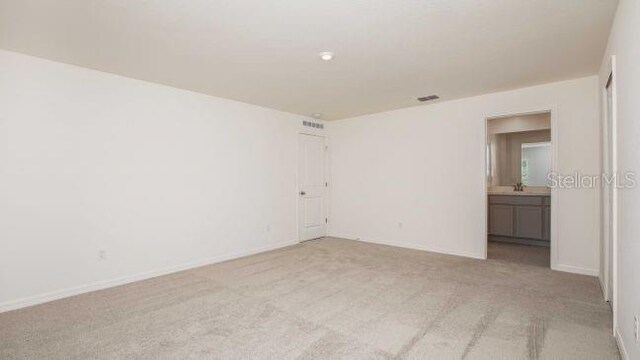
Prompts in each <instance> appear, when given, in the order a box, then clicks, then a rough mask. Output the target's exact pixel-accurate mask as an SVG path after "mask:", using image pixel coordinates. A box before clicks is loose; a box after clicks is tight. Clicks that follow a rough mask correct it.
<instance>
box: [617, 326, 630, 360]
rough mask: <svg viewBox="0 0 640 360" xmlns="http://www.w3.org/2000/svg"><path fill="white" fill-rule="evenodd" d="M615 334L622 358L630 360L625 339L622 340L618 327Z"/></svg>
mask: <svg viewBox="0 0 640 360" xmlns="http://www.w3.org/2000/svg"><path fill="white" fill-rule="evenodd" d="M615 334H616V335H615V337H616V343H617V344H618V350H619V351H620V359H622V360H629V353H628V352H627V348H625V347H624V340H622V335H621V334H620V329H618V328H616V331H615Z"/></svg>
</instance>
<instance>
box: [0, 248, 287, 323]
mask: <svg viewBox="0 0 640 360" xmlns="http://www.w3.org/2000/svg"><path fill="white" fill-rule="evenodd" d="M297 243H298V240H297V239H296V240H291V241H283V242H279V243H276V244H273V245H268V246H262V247H258V248H254V249H251V250H247V251H240V252H236V253H233V254H226V255H221V256H214V257H211V258H205V259H200V260H195V261H191V262H188V263H185V264H180V265H173V266H170V267H167V268H163V269H157V270H152V271H147V272H143V273H138V274H134V275H127V276H122V277H118V278H115V279H110V280H102V281H97V282H94V283H90V284H86V285H80V286H74V287H71V288H67V289H62V290H56V291H52V292H48V293H44V294H39V295H33V296H28V297H24V298H21V299H17V300H10V301H6V302H3V303H0V313H3V312H7V311H11V310H17V309H21V308H25V307H28V306H33V305H38V304H42V303H46V302H50V301H54V300H59V299H63V298H66V297H70V296H74V295H80V294H84V293H88V292H91V291H96V290H102V289H107V288H110V287H114V286H118V285H124V284H128V283H132V282H136V281H141V280H146V279H150V278H154V277H158V276H162V275H167V274H172V273H176V272H180V271H184V270H189V269H193V268H197V267H201V266H205V265H210V264H215V263H219V262H222V261H227V260H233V259H237V258H241V257H245V256H249V255H254V254H258V253H261V252H265V251H269V250H275V249H279V248H283V247H286V246H290V245H294V244H297Z"/></svg>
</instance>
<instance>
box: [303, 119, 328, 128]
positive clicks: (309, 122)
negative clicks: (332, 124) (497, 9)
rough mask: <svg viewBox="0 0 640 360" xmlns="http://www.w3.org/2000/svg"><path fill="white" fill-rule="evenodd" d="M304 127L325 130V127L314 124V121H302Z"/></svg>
mask: <svg viewBox="0 0 640 360" xmlns="http://www.w3.org/2000/svg"><path fill="white" fill-rule="evenodd" d="M302 125H303V126H308V127H312V128H316V129H324V125H323V124H320V123H317V122H313V121H307V120H304V121H302Z"/></svg>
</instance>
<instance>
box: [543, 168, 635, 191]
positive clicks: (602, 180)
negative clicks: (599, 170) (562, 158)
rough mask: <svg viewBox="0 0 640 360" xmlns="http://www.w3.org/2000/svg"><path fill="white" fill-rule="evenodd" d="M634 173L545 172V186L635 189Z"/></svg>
mask: <svg viewBox="0 0 640 360" xmlns="http://www.w3.org/2000/svg"><path fill="white" fill-rule="evenodd" d="M637 183H638V182H637V180H636V173H635V172H633V171H627V172H625V173H624V174H619V173H614V174H604V173H603V174H600V175H584V174H582V173H580V172H579V171H576V172H575V173H573V174H570V175H561V174H558V173H555V172H550V173H548V174H547V186H549V187H551V188H558V189H594V188H596V187H599V186H601V187H609V186H614V187H615V188H617V189H635V187H636V185H637Z"/></svg>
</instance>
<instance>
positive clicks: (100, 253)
mask: <svg viewBox="0 0 640 360" xmlns="http://www.w3.org/2000/svg"><path fill="white" fill-rule="evenodd" d="M103 260H107V250H98V261H103Z"/></svg>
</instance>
